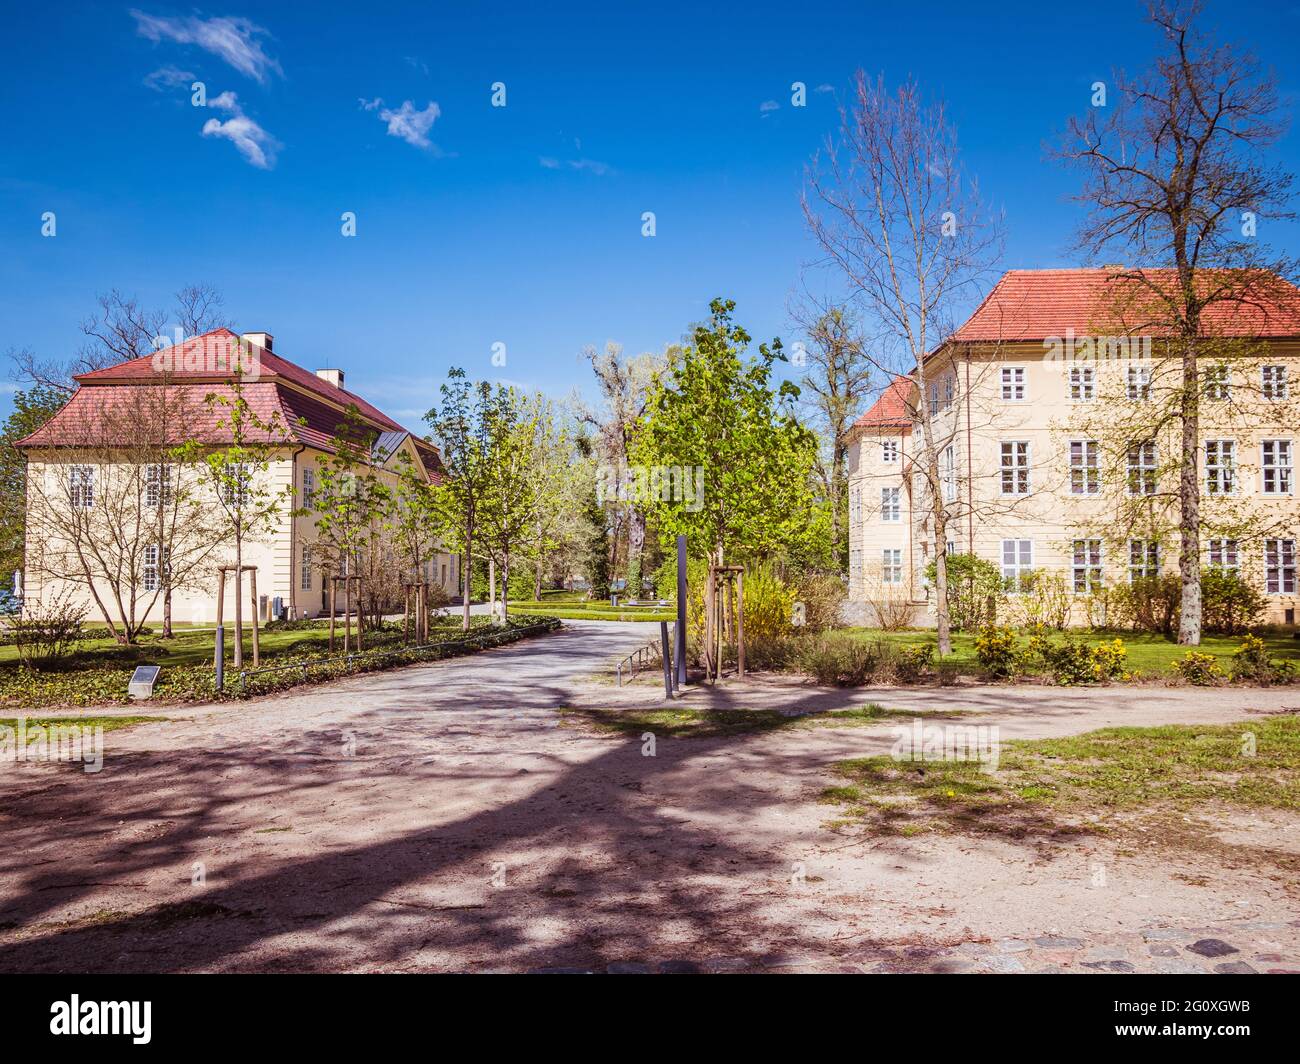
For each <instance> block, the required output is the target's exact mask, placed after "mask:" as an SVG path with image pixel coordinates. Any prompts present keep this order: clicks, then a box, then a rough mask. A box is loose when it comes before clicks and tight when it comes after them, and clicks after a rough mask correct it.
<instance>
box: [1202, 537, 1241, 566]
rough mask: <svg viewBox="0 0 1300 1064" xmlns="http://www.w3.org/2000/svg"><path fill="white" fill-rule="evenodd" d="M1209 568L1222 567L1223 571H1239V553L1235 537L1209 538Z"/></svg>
mask: <svg viewBox="0 0 1300 1064" xmlns="http://www.w3.org/2000/svg"><path fill="white" fill-rule="evenodd" d="M1209 556H1210V568H1211V569H1223V570H1224V571H1225V572H1232V573H1239V572H1241V554H1240V552H1239V550H1238V549H1237V541H1236V540H1235V539H1225V538H1215V539H1211V540H1210V550H1209Z"/></svg>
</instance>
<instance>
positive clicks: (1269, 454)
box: [1259, 440, 1291, 495]
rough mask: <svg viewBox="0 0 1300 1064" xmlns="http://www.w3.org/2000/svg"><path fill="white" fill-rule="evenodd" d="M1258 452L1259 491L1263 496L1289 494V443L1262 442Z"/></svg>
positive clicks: (1283, 441) (1287, 441)
mask: <svg viewBox="0 0 1300 1064" xmlns="http://www.w3.org/2000/svg"><path fill="white" fill-rule="evenodd" d="M1259 450H1260V461H1259V471H1260V490H1261V491H1263V493H1264V494H1265V495H1290V494H1291V441H1290V440H1264V441H1262V442H1261V443H1260V445H1259Z"/></svg>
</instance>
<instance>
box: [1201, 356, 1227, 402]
mask: <svg viewBox="0 0 1300 1064" xmlns="http://www.w3.org/2000/svg"><path fill="white" fill-rule="evenodd" d="M1205 398H1207V399H1216V400H1218V399H1231V398H1232V367H1231V366H1227V365H1223V364H1220V365H1217V366H1207V367H1206V368H1205Z"/></svg>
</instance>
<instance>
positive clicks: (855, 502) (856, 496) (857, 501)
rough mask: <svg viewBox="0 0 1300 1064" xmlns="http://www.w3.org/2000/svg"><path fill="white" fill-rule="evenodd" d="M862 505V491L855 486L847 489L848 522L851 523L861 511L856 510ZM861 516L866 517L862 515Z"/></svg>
mask: <svg viewBox="0 0 1300 1064" xmlns="http://www.w3.org/2000/svg"><path fill="white" fill-rule="evenodd" d="M861 505H862V490H861V489H860V488H859V487H858V486H857V485H856V484H855V485H854V486H853V487H851V488H849V520H850V521H852V520H853V518H854V517H855V516H857V515H858V514H859V513H861V511H860V510H859V509H858V507H859V506H861ZM862 516H864V517H865V516H866V515H865V514H863V515H862Z"/></svg>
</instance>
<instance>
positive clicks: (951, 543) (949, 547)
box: [943, 539, 957, 558]
mask: <svg viewBox="0 0 1300 1064" xmlns="http://www.w3.org/2000/svg"><path fill="white" fill-rule="evenodd" d="M943 552H944V554H946V555H947V556H948V557H949V558H951V557H952V556H953V555H954V554H956V553H957V541H956V540H955V539H950V540H948V542H947V543H945V544H944V545H943Z"/></svg>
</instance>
